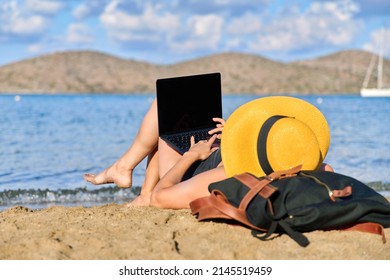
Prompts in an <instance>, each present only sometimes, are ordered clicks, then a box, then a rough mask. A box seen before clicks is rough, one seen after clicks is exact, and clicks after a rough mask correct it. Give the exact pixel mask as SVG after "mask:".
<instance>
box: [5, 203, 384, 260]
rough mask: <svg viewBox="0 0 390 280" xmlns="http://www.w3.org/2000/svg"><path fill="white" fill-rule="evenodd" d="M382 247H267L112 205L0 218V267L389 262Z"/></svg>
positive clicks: (375, 239) (361, 237) (374, 240)
mask: <svg viewBox="0 0 390 280" xmlns="http://www.w3.org/2000/svg"><path fill="white" fill-rule="evenodd" d="M385 234H386V236H387V238H388V239H389V241H388V242H387V243H386V244H383V243H382V240H381V237H380V236H379V235H376V234H370V233H361V232H352V231H328V232H323V231H316V232H311V233H306V234H305V235H306V236H307V237H308V238H309V240H310V242H311V243H310V245H309V246H308V247H306V248H302V247H300V246H299V245H298V244H296V243H295V241H293V240H292V239H290V238H289V237H288V236H287V235H282V236H276V237H275V238H273V239H272V240H269V241H260V240H258V239H256V238H254V237H252V235H251V232H250V230H248V229H246V228H243V227H239V226H231V225H227V224H224V223H215V222H198V221H197V220H196V219H195V217H193V216H192V215H191V213H190V210H161V209H157V208H153V207H133V208H124V207H123V206H122V205H119V204H109V205H104V206H95V207H90V208H85V207H62V206H55V207H49V208H47V209H43V210H35V211H32V210H30V209H28V208H25V207H13V208H10V209H8V210H5V211H3V212H0V259H3V260H5V259H11V260H20V259H25V260H42V259H46V260H61V259H70V260H120V259H132V260H155V259H165V260H205V259H210V260H216V259H218V260H235V259H242V260H244V259H267V260H287V259H297V260H307V259H311V260H318V259H320V260H335V259H336V260H338V259H340V260H389V259H390V228H388V229H386V230H385Z"/></svg>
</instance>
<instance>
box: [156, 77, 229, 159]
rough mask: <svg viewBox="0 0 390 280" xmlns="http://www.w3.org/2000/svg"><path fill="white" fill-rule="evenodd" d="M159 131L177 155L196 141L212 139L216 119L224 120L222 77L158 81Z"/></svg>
mask: <svg viewBox="0 0 390 280" xmlns="http://www.w3.org/2000/svg"><path fill="white" fill-rule="evenodd" d="M156 94H157V112H158V131H159V136H160V137H161V138H162V139H163V140H165V141H166V142H167V143H168V144H169V145H170V146H171V147H172V148H173V149H175V150H176V151H177V152H178V153H180V154H184V153H185V152H186V151H188V149H189V148H190V137H191V135H193V136H194V137H195V142H198V141H199V140H205V139H208V138H210V135H209V134H208V131H209V130H211V129H213V128H215V122H214V121H213V120H212V118H213V117H220V118H222V91H221V74H220V73H206V74H199V75H192V76H181V77H171V78H163V79H158V80H157V81H156Z"/></svg>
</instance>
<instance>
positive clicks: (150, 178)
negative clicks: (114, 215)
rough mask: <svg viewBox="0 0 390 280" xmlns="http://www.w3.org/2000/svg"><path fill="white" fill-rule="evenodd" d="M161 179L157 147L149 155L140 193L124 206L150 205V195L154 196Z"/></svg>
mask: <svg viewBox="0 0 390 280" xmlns="http://www.w3.org/2000/svg"><path fill="white" fill-rule="evenodd" d="M159 179H160V177H159V172H158V151H157V149H155V150H154V151H153V152H152V153H151V154H150V155H149V156H148V163H147V166H146V172H145V180H144V183H143V184H142V187H141V192H140V195H139V196H138V197H136V198H135V199H134V200H133V201H130V202H128V203H126V204H125V205H124V206H125V207H130V206H149V205H150V197H151V196H152V192H153V189H154V187H155V186H156V185H157V183H158V181H159Z"/></svg>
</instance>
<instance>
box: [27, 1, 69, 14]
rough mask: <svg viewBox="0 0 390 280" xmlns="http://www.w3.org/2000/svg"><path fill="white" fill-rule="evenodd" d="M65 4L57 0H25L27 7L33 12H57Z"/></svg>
mask: <svg viewBox="0 0 390 280" xmlns="http://www.w3.org/2000/svg"><path fill="white" fill-rule="evenodd" d="M63 6H64V4H63V3H62V2H61V1H56V0H25V8H26V10H27V11H28V12H31V13H42V14H48V15H51V14H55V13H57V12H58V11H59V10H60V9H61V8H62V7H63Z"/></svg>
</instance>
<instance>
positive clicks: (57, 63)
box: [0, 50, 390, 94]
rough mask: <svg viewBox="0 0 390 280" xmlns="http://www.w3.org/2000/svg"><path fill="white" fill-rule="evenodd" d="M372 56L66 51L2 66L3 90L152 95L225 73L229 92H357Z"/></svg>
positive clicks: (389, 69)
mask: <svg viewBox="0 0 390 280" xmlns="http://www.w3.org/2000/svg"><path fill="white" fill-rule="evenodd" d="M372 56H373V54H372V53H369V52H365V51H361V50H347V51H341V52H336V53H331V54H329V55H325V56H321V57H318V58H314V59H308V60H301V61H294V62H289V63H282V62H278V61H274V60H271V59H268V58H265V57H262V56H259V55H253V54H244V53H239V52H225V53H218V54H214V55H209V56H204V57H200V58H197V59H192V60H188V61H182V62H179V63H175V64H170V65H158V64H152V63H148V62H143V61H137V60H133V59H123V58H119V57H116V56H114V55H111V54H107V53H102V52H96V51H66V52H57V53H52V54H45V55H42V56H38V57H35V58H30V59H26V60H22V61H19V62H14V63H10V64H7V65H3V66H1V67H0V92H2V93H20V94H22V93H52V94H55V93H153V92H155V81H156V79H158V78H164V77H171V76H185V75H193V74H198V73H208V72H220V73H221V75H222V89H223V93H224V94H298V93H299V94H334V93H343V94H344V93H358V92H359V90H360V87H361V84H362V82H363V79H364V76H365V74H366V70H367V67H368V65H369V63H370V60H371V58H372ZM375 79H376V76H375V75H374V77H372V79H371V82H370V86H372V87H374V86H375V83H374V80H375ZM383 80H384V83H385V84H389V83H390V82H389V81H390V61H389V60H385V61H384V77H383Z"/></svg>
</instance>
